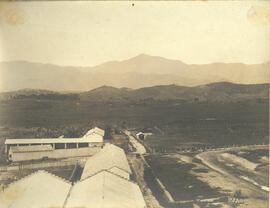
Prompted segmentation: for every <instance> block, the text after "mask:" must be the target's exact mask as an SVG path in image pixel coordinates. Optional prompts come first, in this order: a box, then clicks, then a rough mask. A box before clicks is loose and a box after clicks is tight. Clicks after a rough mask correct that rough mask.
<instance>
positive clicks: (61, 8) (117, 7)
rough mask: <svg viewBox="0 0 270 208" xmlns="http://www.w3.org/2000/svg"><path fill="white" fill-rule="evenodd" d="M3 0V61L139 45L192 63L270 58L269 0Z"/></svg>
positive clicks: (112, 53)
mask: <svg viewBox="0 0 270 208" xmlns="http://www.w3.org/2000/svg"><path fill="white" fill-rule="evenodd" d="M134 4H135V5H134V6H132V2H117V1H113V2H99V1H96V2H85V1H84V2H78V1H76V2H62V1H58V2H16V3H14V2H12V3H7V2H6V3H0V61H10V60H27V61H34V62H42V63H53V64H58V65H80V66H92V65H96V64H100V63H102V62H105V61H110V60H123V59H127V58H130V57H133V56H136V55H138V54H140V53H146V54H149V55H157V56H163V57H167V58H172V59H179V60H182V61H183V62H185V63H191V64H192V63H194V64H200V63H211V62H242V63H248V64H253V63H262V62H266V61H268V60H269V58H270V38H269V37H270V1H263V2H261V1H260V2H258V1H245V2H243V1H239V2H237V1H231V2H230V1H226V2H223V1H205V2H204V1H200V2H199V1H194V2H191V1H187V2H175V1H171V2H149V1H147V2H145V1H139V2H134Z"/></svg>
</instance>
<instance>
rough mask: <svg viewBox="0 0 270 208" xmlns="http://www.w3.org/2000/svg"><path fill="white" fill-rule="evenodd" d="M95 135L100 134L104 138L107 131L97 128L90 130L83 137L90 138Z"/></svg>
mask: <svg viewBox="0 0 270 208" xmlns="http://www.w3.org/2000/svg"><path fill="white" fill-rule="evenodd" d="M93 134H98V135H100V136H102V137H104V135H105V131H104V130H102V129H100V128H98V127H95V128H93V129H90V130H89V131H88V132H87V133H86V134H85V135H84V136H83V137H88V136H89V135H93Z"/></svg>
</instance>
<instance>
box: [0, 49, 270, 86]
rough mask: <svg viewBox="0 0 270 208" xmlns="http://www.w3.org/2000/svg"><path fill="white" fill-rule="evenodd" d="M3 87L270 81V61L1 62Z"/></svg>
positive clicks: (139, 58) (144, 57) (137, 58)
mask: <svg viewBox="0 0 270 208" xmlns="http://www.w3.org/2000/svg"><path fill="white" fill-rule="evenodd" d="M0 77H1V82H0V90H2V91H12V90H18V89H22V88H32V89H46V90H51V91H87V90H90V89H95V88H98V87H100V86H103V85H107V86H112V87H116V88H122V87H127V88H132V89H138V88H142V87H151V86H156V85H170V84H177V85H181V86H197V85H204V84H208V83H213V82H233V83H238V84H262V83H270V62H266V63H262V64H252V65H247V64H241V63H212V64H201V65H199V64H185V63H183V62H182V61H180V60H171V59H166V58H163V57H159V56H149V55H146V54H141V55H138V56H135V57H133V58H130V59H127V60H123V61H109V62H105V63H103V64H100V65H97V66H93V67H74V66H57V65H53V64H41V63H32V62H26V61H12V62H0Z"/></svg>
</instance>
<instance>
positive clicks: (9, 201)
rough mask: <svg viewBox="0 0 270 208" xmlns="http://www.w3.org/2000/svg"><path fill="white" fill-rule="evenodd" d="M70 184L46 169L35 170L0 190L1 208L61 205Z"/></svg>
mask: <svg viewBox="0 0 270 208" xmlns="http://www.w3.org/2000/svg"><path fill="white" fill-rule="evenodd" d="M70 187H71V184H70V183H69V182H67V181H65V180H64V179H62V178H60V177H58V176H55V175H53V174H50V173H48V172H46V171H41V170H40V171H37V172H34V173H33V174H31V175H28V176H26V177H25V178H22V179H21V180H18V181H16V182H14V183H12V184H10V185H9V186H8V188H6V189H5V190H4V192H0V207H1V208H47V207H48V208H49V207H62V206H63V204H64V202H65V200H66V197H67V195H68V192H69V190H70Z"/></svg>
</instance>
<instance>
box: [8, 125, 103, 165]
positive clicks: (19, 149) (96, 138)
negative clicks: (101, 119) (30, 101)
mask: <svg viewBox="0 0 270 208" xmlns="http://www.w3.org/2000/svg"><path fill="white" fill-rule="evenodd" d="M104 133H105V132H104V130H102V129H100V128H98V127H95V128H93V129H91V130H89V131H88V132H87V133H86V134H85V135H84V136H83V137H81V138H62V137H61V138H41V139H40V138H31V139H6V140H5V152H6V154H7V155H8V159H9V160H12V161H19V158H22V159H23V160H30V159H41V158H43V157H50V156H52V157H53V158H55V157H57V156H58V155H60V156H59V157H63V156H65V153H66V154H67V156H69V154H72V155H73V156H82V155H81V154H80V155H77V153H76V152H74V151H73V152H72V151H63V150H67V149H78V148H83V147H101V146H102V145H103V136H104ZM49 146H50V147H49ZM56 150H62V151H56ZM84 152H85V153H87V152H89V151H82V152H81V153H84ZM78 153H79V152H78ZM15 158H17V159H15Z"/></svg>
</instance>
